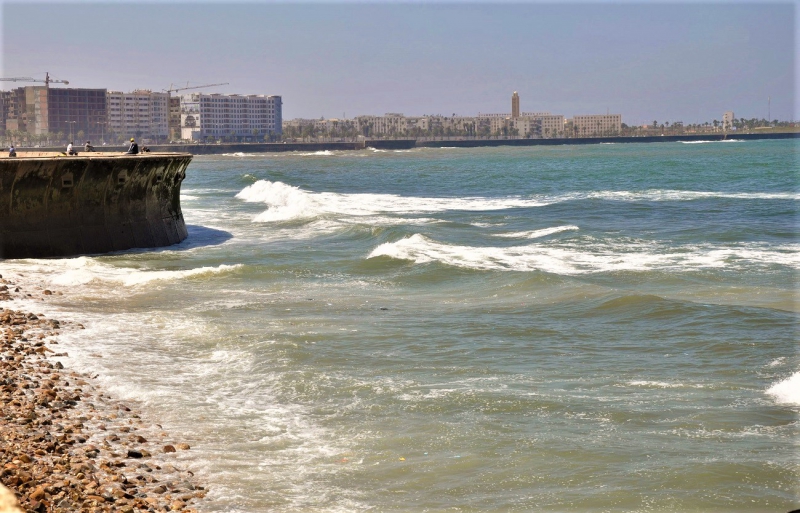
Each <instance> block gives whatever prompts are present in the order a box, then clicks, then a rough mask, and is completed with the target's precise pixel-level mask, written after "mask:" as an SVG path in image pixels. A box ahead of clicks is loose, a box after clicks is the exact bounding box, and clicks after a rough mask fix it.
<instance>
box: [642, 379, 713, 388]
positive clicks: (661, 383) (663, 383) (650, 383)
mask: <svg viewBox="0 0 800 513" xmlns="http://www.w3.org/2000/svg"><path fill="white" fill-rule="evenodd" d="M628 385H630V386H632V387H646V388H705V385H687V384H684V383H668V382H666V381H647V380H639V381H629V382H628Z"/></svg>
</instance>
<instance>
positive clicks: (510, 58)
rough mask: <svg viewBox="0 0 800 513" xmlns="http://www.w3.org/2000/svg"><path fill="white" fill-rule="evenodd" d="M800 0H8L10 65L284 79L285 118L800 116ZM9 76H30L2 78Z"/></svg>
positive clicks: (5, 21) (27, 69) (164, 78)
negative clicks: (515, 113)
mask: <svg viewBox="0 0 800 513" xmlns="http://www.w3.org/2000/svg"><path fill="white" fill-rule="evenodd" d="M797 6H798V5H797V4H796V3H794V2H789V3H786V2H784V3H762V2H759V3H733V4H731V3H703V4H698V3H691V2H682V3H660V4H654V3H605V2H592V3H567V4H550V3H525V2H523V3H459V2H449V3H425V2H415V3H352V2H351V3H331V2H322V3H319V2H318V3H304V4H297V3H267V2H249V3H228V2H213V3H212V2H205V3H189V2H183V3H180V2H178V3H175V2H171V3H166V2H159V1H148V2H137V3H135V4H134V3H121V2H120V3H117V2H103V3H96V2H85V1H83V2H72V3H60V2H59V3H42V2H37V1H33V2H31V1H28V2H25V3H22V2H7V1H6V2H4V3H3V8H2V31H3V37H2V44H3V48H2V57H3V61H2V73H3V76H4V77H15V76H34V77H35V78H43V77H44V72H45V71H49V72H50V74H51V75H52V76H55V77H58V78H62V79H67V80H69V81H70V87H94V88H108V89H112V90H123V91H129V90H132V89H136V88H145V89H152V90H155V91H161V90H162V89H166V88H168V87H169V86H170V84H176V87H177V86H178V85H180V86H185V85H186V83H187V82H188V83H189V85H201V84H207V83H216V82H229V83H230V85H227V86H222V87H217V88H213V89H206V90H204V91H205V92H221V93H243V94H279V95H282V96H283V102H284V105H283V109H284V110H283V113H284V119H291V118H295V117H306V118H319V117H320V116H324V117H326V118H329V117H341V116H342V115H343V114H346V116H347V117H354V116H356V115H360V114H384V113H386V112H401V113H404V114H406V115H421V114H447V115H450V114H453V113H457V114H460V115H475V114H478V113H479V112H484V113H487V112H510V110H511V106H510V102H511V100H510V98H511V93H512V92H513V91H518V92H519V95H520V98H521V101H520V103H521V108H522V110H523V111H527V112H530V111H550V112H552V113H554V114H564V115H565V116H567V117H571V116H572V115H574V114H597V113H605V112H606V111H610V112H612V113H621V114H622V119H623V122H625V123H628V124H641V123H652V121H653V120H658V121H659V123H660V122H663V121H670V122H674V121H678V120H681V121H684V122H685V123H691V122H697V121H711V120H713V119H721V118H722V113H723V112H724V111H726V110H733V111H734V112H735V113H736V116H737V117H747V118H751V117H758V118H761V117H766V116H767V98H768V97H770V96H771V98H772V101H771V114H772V118H773V119H774V118H779V119H800V113H798V105H797V102H795V100H794V97H795V96H796V94H797V90H796V87H797V78H796V68H797V67H798V64H797V56H796V55H795V54H796V53H797V40H796V38H795V30H796V26H795V25H796V23H797V22H796V20H797V13H796V10H797ZM0 84H2V85H3V88H5V89H9V88H11V87H16V86H19V85H24V84H21V83H11V82H2V83H0Z"/></svg>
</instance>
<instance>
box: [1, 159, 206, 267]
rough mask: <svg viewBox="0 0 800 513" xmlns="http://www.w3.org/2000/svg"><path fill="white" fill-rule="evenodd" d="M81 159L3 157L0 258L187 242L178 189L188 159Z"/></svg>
mask: <svg viewBox="0 0 800 513" xmlns="http://www.w3.org/2000/svg"><path fill="white" fill-rule="evenodd" d="M84 155H87V156H84ZM84 155H80V156H77V157H74V156H73V157H67V156H59V155H57V154H52V153H46V152H37V153H34V152H29V153H23V152H18V157H17V158H9V157H3V158H0V258H40V257H58V256H72V255H80V254H88V253H106V252H109V251H118V250H124V249H131V248H150V247H160V246H168V245H171V244H176V243H178V242H180V241H182V240H184V239H185V238H186V237H187V235H188V234H187V231H186V224H185V223H184V220H183V213H182V212H181V207H180V186H181V182H182V181H183V179H184V178H185V177H186V167H187V166H188V165H189V163H190V162H191V160H192V156H191V155H188V154H158V153H150V154H146V155H121V154H111V153H97V154H84Z"/></svg>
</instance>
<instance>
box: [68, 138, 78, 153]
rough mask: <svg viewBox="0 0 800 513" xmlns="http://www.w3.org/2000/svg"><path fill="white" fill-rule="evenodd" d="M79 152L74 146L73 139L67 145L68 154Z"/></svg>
mask: <svg viewBox="0 0 800 513" xmlns="http://www.w3.org/2000/svg"><path fill="white" fill-rule="evenodd" d="M77 154H78V152H77V151H75V148H74V147H73V146H72V141H70V142H69V144H68V145H67V155H77Z"/></svg>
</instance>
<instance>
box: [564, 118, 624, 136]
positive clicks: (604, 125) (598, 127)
mask: <svg viewBox="0 0 800 513" xmlns="http://www.w3.org/2000/svg"><path fill="white" fill-rule="evenodd" d="M572 130H573V131H574V134H570V135H575V136H576V137H592V136H613V135H619V134H620V133H621V132H622V114H589V115H582V116H573V118H572Z"/></svg>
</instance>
